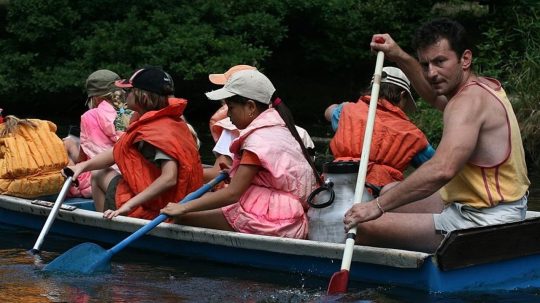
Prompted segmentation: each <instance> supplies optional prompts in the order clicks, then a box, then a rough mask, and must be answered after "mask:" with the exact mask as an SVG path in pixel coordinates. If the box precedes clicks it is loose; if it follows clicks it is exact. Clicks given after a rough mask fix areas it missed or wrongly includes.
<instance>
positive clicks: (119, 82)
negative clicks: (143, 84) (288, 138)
mask: <svg viewBox="0 0 540 303" xmlns="http://www.w3.org/2000/svg"><path fill="white" fill-rule="evenodd" d="M114 85H115V86H116V87H120V88H131V87H133V85H132V84H131V83H130V82H129V80H127V79H124V80H117V81H114Z"/></svg>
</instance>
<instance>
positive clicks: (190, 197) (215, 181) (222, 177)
mask: <svg viewBox="0 0 540 303" xmlns="http://www.w3.org/2000/svg"><path fill="white" fill-rule="evenodd" d="M228 176H229V175H228V174H227V173H225V172H221V173H220V174H219V175H218V176H217V177H216V178H214V179H213V180H211V181H210V182H208V183H206V184H204V185H203V186H201V187H200V188H199V189H197V190H196V191H194V192H192V193H190V194H189V195H187V196H185V197H184V199H182V200H181V201H180V202H178V203H186V202H189V201H191V200H193V199H197V198H199V197H200V196H202V195H203V194H204V193H206V192H207V191H208V190H210V189H211V188H212V187H214V186H216V185H217V184H218V183H219V182H221V181H223V180H225V179H227V177H228ZM167 218H168V216H167V215H164V214H160V215H159V216H157V217H156V218H155V219H154V220H152V221H150V222H149V223H147V224H146V225H145V226H143V227H141V228H140V229H139V230H137V231H136V232H134V233H133V234H131V235H130V236H129V237H127V238H125V239H124V240H122V241H120V243H118V244H116V245H115V246H113V247H111V248H110V249H109V253H111V254H115V253H117V252H119V251H121V250H122V249H124V248H125V247H126V246H128V245H129V244H131V242H133V241H135V240H137V239H138V238H140V237H141V236H143V235H144V234H146V233H147V232H149V231H150V230H152V229H153V228H154V227H156V226H158V225H159V224H160V223H161V222H163V221H165V219H167Z"/></svg>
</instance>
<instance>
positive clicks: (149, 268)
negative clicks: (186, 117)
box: [0, 175, 540, 303]
mask: <svg viewBox="0 0 540 303" xmlns="http://www.w3.org/2000/svg"><path fill="white" fill-rule="evenodd" d="M531 181H532V187H531V195H530V199H529V208H530V209H531V210H540V188H538V187H537V186H538V184H540V176H537V175H533V176H531ZM37 236H38V231H31V230H26V229H20V228H15V227H11V226H1V227H0V303H4V302H8V303H9V302H29V303H41V302H81V303H82V302H84V303H86V302H137V303H144V302H149V303H150V302H220V303H221V302H268V303H270V302H382V303H394V302H452V303H460V302H467V303H469V302H475V303H478V302H490V303H491V302H540V289H529V290H520V291H511V292H497V293H484V294H478V293H474V294H468V293H461V294H452V295H441V294H426V293H421V292H416V291H411V290H407V289H400V288H396V287H383V286H378V285H365V284H352V285H350V290H349V293H348V294H346V295H342V296H332V297H329V296H326V295H325V292H326V287H327V285H328V279H321V278H316V277H311V276H303V275H297V274H286V273H280V272H272V271H267V270H264V271H263V270H256V269H252V268H243V267H233V266H228V265H224V264H217V263H211V262H200V261H197V260H196V259H190V258H180V257H176V256H169V255H164V254H160V255H154V254H151V253H145V252H141V251H137V250H133V249H126V250H124V251H122V252H121V253H119V254H118V255H117V256H115V257H114V258H113V262H112V271H111V273H108V274H98V275H91V276H70V275H65V276H58V275H47V274H44V273H43V272H42V271H41V270H40V267H41V266H42V265H43V264H46V263H48V262H50V261H51V260H53V259H54V258H55V257H57V256H58V255H59V254H61V253H63V252H65V251H66V250H68V249H69V248H71V247H73V246H75V245H77V244H79V243H80V242H78V241H76V240H74V239H69V238H64V237H58V236H54V235H48V236H47V238H46V239H45V245H44V246H43V247H44V249H46V251H43V252H42V253H41V256H40V257H36V256H33V255H30V254H29V253H28V252H27V251H28V249H30V248H31V247H32V246H33V244H34V242H35V240H36V238H37ZM336 270H337V268H336Z"/></svg>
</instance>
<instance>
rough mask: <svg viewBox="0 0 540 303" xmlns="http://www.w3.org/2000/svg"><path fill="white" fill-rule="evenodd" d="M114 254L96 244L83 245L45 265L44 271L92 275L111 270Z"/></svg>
mask: <svg viewBox="0 0 540 303" xmlns="http://www.w3.org/2000/svg"><path fill="white" fill-rule="evenodd" d="M112 255H113V254H112V253H111V252H110V251H108V250H105V249H103V248H102V247H101V246H99V245H97V244H94V243H82V244H79V245H77V246H75V247H73V248H71V249H70V250H68V251H66V252H65V253H64V254H62V255H60V256H58V257H57V258H56V259H54V260H52V261H51V263H49V264H47V265H45V267H44V268H43V270H44V271H49V272H70V273H80V274H90V273H94V272H107V271H110V270H111V263H110V260H111V258H112Z"/></svg>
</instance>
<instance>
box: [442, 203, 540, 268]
mask: <svg viewBox="0 0 540 303" xmlns="http://www.w3.org/2000/svg"><path fill="white" fill-rule="evenodd" d="M539 230H540V217H538V216H536V213H531V215H530V216H527V218H526V219H525V220H524V221H520V222H512V223H506V224H498V225H491V226H484V227H476V228H469V229H459V230H454V231H452V232H450V233H449V234H448V235H447V236H446V237H445V239H444V240H443V242H442V243H441V245H440V246H439V248H438V249H437V251H436V252H435V257H436V260H437V264H438V266H439V268H440V269H441V270H443V271H447V270H452V269H457V268H463V267H469V266H473V265H477V264H483V263H490V262H497V261H502V260H508V259H512V258H517V257H524V256H529V255H533V254H538V253H540V233H539V232H538V231H539Z"/></svg>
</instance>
